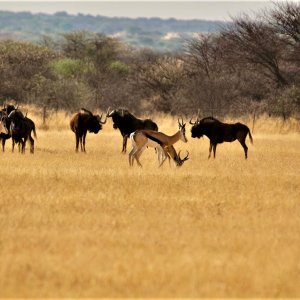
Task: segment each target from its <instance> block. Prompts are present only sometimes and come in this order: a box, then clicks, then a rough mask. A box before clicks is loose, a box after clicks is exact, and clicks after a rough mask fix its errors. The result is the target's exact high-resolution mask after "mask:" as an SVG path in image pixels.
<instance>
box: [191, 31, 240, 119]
mask: <svg viewBox="0 0 300 300" xmlns="http://www.w3.org/2000/svg"><path fill="white" fill-rule="evenodd" d="M225 51H226V48H225V46H224V40H222V39H221V38H220V36H218V35H214V34H211V35H199V36H198V37H197V38H194V39H192V40H190V41H189V42H188V44H187V46H186V55H185V73H186V78H187V80H186V81H185V84H186V88H185V90H186V93H187V96H186V97H187V98H188V99H194V101H193V106H194V111H195V110H198V109H199V110H200V111H202V113H205V114H210V115H215V114H218V115H221V114H225V113H229V111H230V103H232V101H233V100H234V99H235V97H236V87H237V84H238V81H237V80H236V75H235V72H236V70H235V69H234V68H233V66H232V65H231V64H227V63H226V61H225V60H224V54H225ZM189 87H190V88H189Z"/></svg>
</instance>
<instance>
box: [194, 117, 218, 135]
mask: <svg viewBox="0 0 300 300" xmlns="http://www.w3.org/2000/svg"><path fill="white" fill-rule="evenodd" d="M218 122H219V121H218V120H217V119H215V118H213V117H207V118H204V119H201V120H199V119H198V118H197V120H196V122H192V120H190V124H191V125H193V127H192V128H191V134H192V138H201V137H202V136H203V135H204V134H205V133H206V132H207V130H208V128H209V127H210V126H211V125H212V124H216V123H218Z"/></svg>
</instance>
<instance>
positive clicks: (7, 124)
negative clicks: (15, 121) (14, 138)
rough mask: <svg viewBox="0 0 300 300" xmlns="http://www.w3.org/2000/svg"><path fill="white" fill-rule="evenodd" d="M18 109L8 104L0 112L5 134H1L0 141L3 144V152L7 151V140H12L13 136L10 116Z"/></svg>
mask: <svg viewBox="0 0 300 300" xmlns="http://www.w3.org/2000/svg"><path fill="white" fill-rule="evenodd" d="M15 109H16V107H15V106H14V105H11V104H8V105H5V106H4V107H3V108H2V109H1V110H0V121H1V123H2V125H3V129H4V131H5V132H1V133H0V140H1V144H2V151H3V152H4V150H5V142H6V140H8V139H10V138H11V135H10V133H9V130H10V121H9V120H8V119H7V117H8V115H9V114H10V113H11V112H12V111H13V110H15Z"/></svg>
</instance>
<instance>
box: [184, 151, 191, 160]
mask: <svg viewBox="0 0 300 300" xmlns="http://www.w3.org/2000/svg"><path fill="white" fill-rule="evenodd" d="M186 153H187V154H186V156H185V158H184V159H183V160H188V159H189V154H190V153H189V151H187V150H186Z"/></svg>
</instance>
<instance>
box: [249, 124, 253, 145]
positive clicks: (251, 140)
mask: <svg viewBox="0 0 300 300" xmlns="http://www.w3.org/2000/svg"><path fill="white" fill-rule="evenodd" d="M248 134H249V138H250V142H251V144H253V138H252V135H251V132H250V129H249V128H248Z"/></svg>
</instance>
